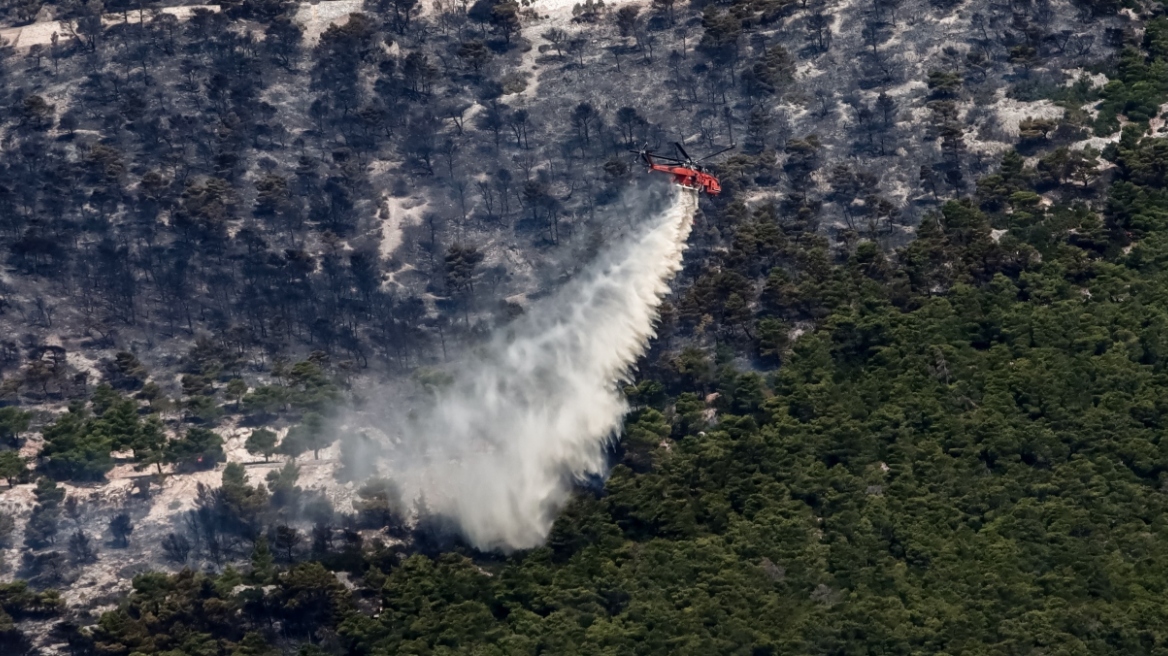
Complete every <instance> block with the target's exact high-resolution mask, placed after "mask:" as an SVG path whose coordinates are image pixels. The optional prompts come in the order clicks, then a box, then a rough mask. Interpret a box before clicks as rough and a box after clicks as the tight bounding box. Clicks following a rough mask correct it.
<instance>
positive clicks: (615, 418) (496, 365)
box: [388, 190, 697, 550]
mask: <svg viewBox="0 0 1168 656" xmlns="http://www.w3.org/2000/svg"><path fill="white" fill-rule="evenodd" d="M643 204H650V205H651V203H643ZM658 205H660V203H658ZM696 207H697V197H696V194H694V193H691V192H689V191H686V190H676V191H672V192H671V193H670V197H669V199H668V202H667V205H666V206H665V207H664V208H660V207H658V209H656V210H652V209H648V210H644V211H645V212H646V213H648V214H651V215H652V216H649V217H648V218H647V219H646V220H642V221H636V222H634V227H632V228H631V229H630V231H629V232H630V234H629V235H628V236H627V238H625V239H622V240H621V242H620V243H617V244H613V245H612V246H611V247H610V248H609V249H607V250H606V251H605V252H604V253H602V254H601V255H600V256H599V257H598V258H597V259H596V261H594V262H593V263H591V264H590V265H588V266H587V267H586V268H585V269H584V270H583V271H582V272H581V273H580V274H579V275H577V276H576V277H575V278H574V279H573V280H572V281H570V282H569V283H568V284H566V285H564V286H563V287H562V288H561V289H560V290H558V291H557V292H556V293H555V294H554V295H552V296H550V297H548V298H546V299H541V300H540V301H537V302H535V303H533V304H532V305H531V306H530V307H529V308H528V312H527V313H526V314H525V315H524V316H523V317H521V318H520V319H518V320H517V321H515V322H514V323H512V324H511V325H509V326H508V327H506V328H505V329H502V330H500V331H499V332H498V333H497V334H495V335H493V336H492V337H491V339H490V340H489V342H488V344H487V345H486V347H485V348H483V349H482V350H481V352H479V353H477V354H476V355H475V356H474V357H473V358H471V359H470V360H469V361H468V362H464V363H461V366H459V367H458V369H457V370H456V371H455V372H454V374H455V380H454V382H452V383H451V384H450V385H449V386H448V387H445V388H443V389H441V390H440V391H439V392H438V393H437V398H436V399H435V400H434V404H433V405H432V406H430V407H429V408H427V409H425V410H423V411H421V412H415V413H414V414H413V416H412V417H411V418H410V419H409V420H406V421H404V422H402V424H399V428H398V429H396V430H395V429H391V430H394V432H397V431H398V430H400V431H401V435H400V437H398V438H397V439H396V440H395V441H396V442H397V444H396V445H395V446H394V448H393V449H392V450H391V451H390V452H389V453H388V460H389V462H390V464H389V469H390V475H391V477H392V478H393V479H394V480H395V481H397V482H398V483H399V484H400V485H401V486H402V488H403V491H404V492H405V494H406V495H407V497H411V496H412V497H415V498H416V497H417V496H419V495H421V496H423V497H424V499H425V501H426V504H427V507H428V508H429V509H430V510H431V511H434V512H437V513H440V514H442V515H445V516H447V517H449V518H450V519H452V520H453V521H455V522H456V523H457V524H458V526H459V528H460V530H461V532H462V533H463V535H465V537H466V538H467V539H468V540H469V541H470V542H471V543H472V544H474V545H475V546H477V547H479V548H482V549H503V550H510V549H520V548H528V547H533V546H536V545H538V544H541V543H542V542H543V540H544V539H545V538H546V537H547V534H548V532H549V531H550V529H551V524H552V521H553V520H554V516H555V513H556V512H557V511H558V510H559V509H560V508H561V507H562V506H563V504H564V503H565V502H566V501H567V498H568V495H569V493H570V490H571V487H572V485H573V483H574V482H577V481H579V480H581V479H582V478H584V477H586V476H589V475H596V474H601V473H603V471H604V467H605V447H606V446H607V445H608V443H609V442H610V440H612V439H613V438H614V436H616V434H617V432H618V431H619V429H620V425H621V421H622V418H623V417H624V415H625V413H626V412H627V411H628V405H627V403H626V401H625V399H624V397H623V395H622V394H621V393H620V384H621V383H622V382H624V381H627V380H628V378H629V376H630V375H631V371H630V369H631V367H632V366H633V364H634V363H635V362H636V360H637V358H638V357H640V356H641V354H642V353H643V352H644V350H645V347H646V345H647V344H648V342H649V340H650V339H651V338H652V337H653V335H654V321H655V320H656V319H657V309H658V306H659V304H660V302H661V299H662V298H663V297H664V296H665V295H666V294H667V293H668V292H669V281H670V279H671V278H672V277H673V275H674V274H675V273H676V272H677V271H678V270H679V269H680V268H681V261H682V253H683V251H684V250H685V245H686V238H687V237H688V235H689V232H690V228H691V225H692V220H693V213H694V211H695V209H696Z"/></svg>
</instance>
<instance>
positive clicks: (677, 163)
mask: <svg viewBox="0 0 1168 656" xmlns="http://www.w3.org/2000/svg"><path fill="white" fill-rule="evenodd" d="M673 145H674V147H676V148H677V153H678V154H679V155H681V157H668V156H666V155H657V154H655V153H652V152H650V151H649V149H648V147H644V148H641V149H640V150H634V151H630V152H632V153H635V154H636V155H638V156H640V158H641V159H642V160H643V161H644V162H645V164H646V165H647V166H648V167H649V170H650V171H660V172H662V173H668V174H670V175H672V176H673V181H674V183H676V184H678V185H681V186H682V187H685V188H686V189H695V190H697V191H699V192H705V193H706V195H708V196H717V195H718V194H720V193H722V185H721V183H719V182H718V178H715V177H714V176H712V175H710V174H709V173H707V172H706V169H705V167H703V166H702V165H701V162H704V161H705V160H708V159H710V158H712V157H716V156H718V155H721V154H722V153H724V152H726V151H728V150H730V149H732V148H734V145H733V144H731V145H730V146H728V147H726V148H723V149H722V150H719V151H718V152H716V153H713V154H712V155H706V156H705V157H702V158H699V159H694V158H692V157H690V155H689V153H687V152H686V151H685V147H684V146H682V145H681V144H680V143H678V142H676V141H675V142H673ZM658 161H661V162H668V163H666V164H659V163H658Z"/></svg>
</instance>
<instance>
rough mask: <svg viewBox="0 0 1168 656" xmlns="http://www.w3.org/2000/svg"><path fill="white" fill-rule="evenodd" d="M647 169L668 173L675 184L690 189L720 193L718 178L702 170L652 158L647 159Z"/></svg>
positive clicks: (713, 194) (712, 194) (720, 187)
mask: <svg viewBox="0 0 1168 656" xmlns="http://www.w3.org/2000/svg"><path fill="white" fill-rule="evenodd" d="M647 159H648V158H647ZM649 170H650V171H660V172H662V173H668V174H670V175H672V176H673V181H674V182H676V183H677V184H679V185H681V186H683V187H688V188H690V189H697V190H698V191H704V192H706V194H708V195H710V196H717V195H718V194H720V193H722V185H721V184H719V183H718V178H715V177H714V176H712V175H710V174H709V173H706V172H704V171H698V170H696V169H691V168H689V167H686V166H669V165H667V164H657V163H655V162H653V160H652V159H649Z"/></svg>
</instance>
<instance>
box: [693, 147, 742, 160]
mask: <svg viewBox="0 0 1168 656" xmlns="http://www.w3.org/2000/svg"><path fill="white" fill-rule="evenodd" d="M734 148H735V147H734V146H727V147H725V148H723V149H722V150H719V151H718V152H716V153H714V154H712V155H706V156H705V157H703V158H701V159H699V160H698V161H699V162H704V161H706V160H708V159H710V158H711V157H717V156H718V155H721V154H722V153H724V152H726V151H728V150H734Z"/></svg>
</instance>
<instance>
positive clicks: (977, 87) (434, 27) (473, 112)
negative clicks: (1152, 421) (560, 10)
mask: <svg viewBox="0 0 1168 656" xmlns="http://www.w3.org/2000/svg"><path fill="white" fill-rule="evenodd" d="M39 8H40V3H38V2H35V1H30V2H23V3H17V4H16V5H14V6H13V7H12V8H10V9H7V11H8V12H9V17H10V20H12V21H15V22H17V23H19V22H22V21H26V20H29V19H30V18H31V17H32V16H33V15H34V14H35V13H36V10H38V9H39ZM134 8H135V9H140V8H138V7H136V6H135V7H134ZM222 8H223V11H222V12H220V13H214V12H210V11H204V10H199V11H195V12H194V14H193V15H192V16H191V17H190V19H189V20H182V21H180V20H178V19H177V18H176V17H174V16H172V15H169V14H164V13H155V12H152V11H148V10H144V9H140V10H139V11H137V13H136V14H135V15H134V17H133V19H131V14H133V13H134V12H129V11H127V10H128V9H129V6H123V4H120V3H116V2H114V3H109V4H107V5H105V6H104V9H103V6H102V5H101V3H99V2H90V3H85V4H81V3H73V4H68V3H67V4H66V5H64V6H63V7H60V8H58V13H59V14H60V16H62V17H64V18H66V19H67V20H68V21H69V23H68V24H69V25H70V26H71V30H70V31H71V33H72V34H73V35H74V38H59V39H58V40H57V41H55V42H54V43H53V44H51V46H38V47H36V48H34V49H32V50H29V51H27V52H26V51H21V52H15V51H13V50H11V49H8V50H4V51H3V55H4V58H3V62H2V64H0V65H2V67H3V74H2V75H0V99H2V101H3V102H0V105H2V106H3V107H6V108H8V109H7V112H6V113H5V116H4V121H5V139H6V141H5V153H6V156H5V158H4V161H3V164H2V165H0V166H2V168H0V217H2V218H0V242H2V244H0V245H2V246H3V248H4V249H5V252H6V257H7V264H8V267H9V269H10V271H11V275H12V277H11V278H10V279H9V282H8V283H6V284H9V289H8V290H7V293H6V295H5V305H4V308H3V310H4V316H5V317H6V318H7V321H8V323H9V324H10V325H11V326H13V327H14V328H16V327H18V328H19V329H18V330H14V331H13V332H12V335H13V339H12V340H11V342H8V343H6V344H5V346H4V349H5V350H4V351H3V353H0V356H2V357H0V367H4V368H6V369H7V371H8V372H9V373H8V375H7V376H6V382H7V384H6V387H5V390H4V391H5V393H6V394H8V395H9V397H10V398H11V397H25V398H44V397H46V396H55V397H60V396H66V397H68V396H78V395H82V394H83V393H84V392H85V390H86V383H87V382H89V383H93V382H95V381H92V380H87V377H86V376H85V375H82V374H83V373H84V372H80V371H78V370H76V369H75V368H73V367H70V366H69V364H68V363H67V362H65V361H64V355H65V353H64V352H63V351H62V352H57V351H53V350H51V348H50V347H49V346H46V342H45V337H46V336H47V335H50V334H62V335H64V336H66V337H68V338H70V341H69V343H70V348H74V347H75V346H74V345H75V344H77V343H78V340H84V341H85V343H86V345H87V347H88V348H94V347H96V348H105V349H110V351H107V352H109V353H111V354H112V353H113V352H114V349H115V347H116V348H121V349H125V350H136V351H137V352H138V355H139V357H145V358H147V359H148V360H149V362H148V364H150V365H155V364H164V365H165V366H167V367H168V368H169V367H173V366H175V364H176V359H177V357H176V356H177V354H178V353H177V352H181V351H184V350H186V349H188V348H190V347H191V345H192V344H194V343H195V341H196V339H197V338H199V337H201V336H212V337H210V340H211V341H213V342H214V345H215V346H216V348H218V349H219V350H220V351H221V353H222V356H221V357H220V358H219V361H220V364H221V367H222V368H221V370H220V371H219V372H217V373H221V374H231V373H237V374H238V373H241V372H243V371H245V370H246V371H249V372H256V371H263V370H265V369H267V368H269V367H270V366H271V364H272V362H273V361H274V359H276V358H278V357H283V358H285V359H299V358H302V357H304V355H306V354H307V353H309V352H312V351H319V352H322V353H324V354H326V355H327V356H328V357H329V358H330V359H331V361H332V362H333V363H334V364H337V365H339V364H341V363H344V366H345V367H346V368H347V369H348V370H349V371H364V370H367V369H368V368H370V367H374V368H375V369H377V370H382V369H385V368H389V369H396V370H408V369H411V368H413V367H414V366H417V365H419V364H425V363H427V362H433V361H438V360H441V359H443V358H444V357H446V355H447V354H448V352H449V346H450V345H451V343H452V342H454V343H458V342H463V341H466V340H468V339H471V340H473V338H474V335H476V334H478V332H480V331H481V329H482V328H484V327H486V326H489V325H490V324H492V323H494V322H505V321H507V320H508V318H509V317H511V316H513V310H514V306H511V305H509V304H506V303H504V302H503V298H505V297H507V296H510V295H513V294H515V293H517V292H531V291H533V290H534V289H533V288H536V287H538V286H539V285H540V284H541V283H540V280H541V276H542V275H543V274H556V275H558V274H560V273H562V269H563V264H562V262H564V261H571V260H570V258H569V257H568V255H569V254H571V253H575V252H577V251H582V252H585V253H586V252H588V243H589V240H591V239H592V238H593V237H592V235H594V234H595V233H596V229H597V226H593V225H591V224H590V223H589V222H590V221H591V220H593V219H594V218H595V217H596V210H597V209H598V208H600V207H602V206H604V205H605V204H607V203H610V202H612V201H613V199H615V198H616V197H617V195H618V192H619V190H620V189H621V188H622V187H624V186H625V185H626V184H627V183H628V181H629V180H630V177H631V176H630V173H631V172H632V171H633V170H635V168H636V167H632V169H630V166H629V165H630V164H631V160H630V158H629V157H627V153H625V152H624V151H625V150H626V149H627V148H628V147H629V146H632V145H634V144H641V143H645V142H648V143H650V144H652V145H662V144H665V143H667V142H668V141H669V140H673V139H684V140H690V141H691V142H693V141H697V142H700V143H701V144H704V145H706V146H708V147H710V148H711V149H712V148H713V146H714V145H726V144H730V143H737V144H739V145H740V150H739V154H737V155H735V156H732V157H729V158H727V159H724V160H723V161H722V163H721V164H719V166H718V172H719V174H720V175H721V176H722V177H723V184H724V185H725V186H726V188H727V189H728V190H729V193H728V194H727V196H726V198H725V200H723V201H721V202H720V204H719V205H717V206H708V207H707V208H706V211H707V212H712V216H714V217H719V216H721V215H722V214H723V213H724V212H726V211H732V210H730V209H729V208H730V206H731V205H732V204H733V203H734V200H735V199H736V198H738V197H739V196H740V195H742V194H746V193H749V192H751V190H755V189H757V188H763V189H769V190H776V191H781V192H782V199H783V200H782V203H781V207H779V208H778V211H777V212H776V213H774V214H773V216H775V217H777V218H781V221H782V222H783V223H785V224H787V226H788V227H789V228H791V229H794V230H796V231H798V230H805V229H815V228H818V227H821V226H822V227H825V228H829V229H830V230H831V231H832V232H834V233H836V236H837V237H838V238H839V239H841V240H843V241H844V242H845V243H846V244H847V245H848V246H849V247H854V244H855V243H856V241H857V240H859V239H862V238H875V239H879V240H882V241H884V242H885V243H897V242H899V241H901V240H902V239H903V234H902V233H903V231H902V230H901V229H900V228H899V227H898V226H899V225H901V224H911V223H913V222H915V221H916V219H917V217H919V215H920V208H921V207H927V206H928V205H930V204H933V203H934V202H935V201H936V200H937V199H939V198H944V197H946V196H952V195H959V194H961V193H965V192H967V191H969V190H970V188H971V177H970V176H976V175H979V174H981V173H983V172H985V171H986V170H987V168H988V167H989V166H990V165H991V164H992V158H990V157H986V156H984V155H983V154H982V153H980V152H979V151H977V150H976V149H971V148H970V147H969V144H968V141H969V139H970V138H973V137H974V136H975V135H972V134H969V131H970V128H969V125H968V124H966V123H963V121H964V120H966V119H963V118H962V117H961V111H964V110H962V109H961V108H960V107H959V105H960V103H962V102H968V101H971V100H972V101H974V102H975V104H980V103H983V102H984V101H986V100H987V99H991V100H992V96H993V93H994V92H995V90H997V89H1000V88H1002V87H1003V86H1007V85H1013V86H1014V87H1016V88H1017V89H1020V90H1022V91H1023V92H1026V93H1030V94H1031V95H1032V96H1033V95H1034V94H1035V93H1036V91H1035V89H1041V88H1046V87H1044V86H1043V85H1046V86H1047V87H1049V86H1051V85H1057V84H1059V83H1061V77H1060V75H1061V74H1060V73H1059V72H1058V71H1059V69H1060V68H1061V67H1068V66H1074V65H1083V64H1085V63H1087V62H1089V61H1095V60H1097V59H1098V58H1099V57H1101V56H1103V55H1105V54H1106V53H1107V52H1109V51H1110V49H1111V48H1112V47H1113V45H1109V43H1105V42H1104V41H1105V40H1104V39H1103V38H1098V39H1096V38H1095V37H1094V36H1093V35H1095V33H1096V32H1102V30H1103V29H1104V27H1105V26H1111V25H1114V24H1117V23H1116V21H1115V19H1114V18H1112V17H1111V16H1110V15H1108V10H1106V9H1104V10H1098V9H1099V8H1097V7H1094V8H1090V9H1093V10H1095V11H1092V10H1088V9H1084V10H1083V11H1081V12H1080V13H1079V14H1077V15H1076V14H1074V13H1073V12H1054V11H1053V10H1052V9H1051V8H1050V7H1048V6H1046V5H1045V4H1042V3H1039V4H1036V5H1033V6H1032V5H1019V6H1016V7H1012V8H1007V7H1006V6H1005V5H1003V6H997V5H993V4H990V5H987V6H986V7H984V8H980V9H979V11H977V12H975V14H974V16H973V17H972V18H970V17H969V16H967V15H966V14H964V13H963V14H961V15H960V16H959V20H958V22H957V23H956V24H955V25H959V26H964V25H965V24H966V22H969V25H970V26H971V29H970V30H966V31H965V32H964V33H963V35H962V40H961V43H960V44H959V45H960V46H961V47H959V48H958V47H955V46H950V47H946V48H944V49H942V51H941V52H935V51H936V50H937V49H936V48H933V45H932V44H935V43H936V42H939V41H947V39H946V38H945V37H938V34H939V33H943V31H944V29H948V28H942V27H936V28H935V29H934V28H931V27H928V26H930V25H935V24H936V22H937V21H939V20H940V19H942V18H945V17H946V16H949V15H950V12H952V11H953V10H952V9H951V8H948V7H942V6H932V5H927V4H921V3H900V2H892V3H888V2H877V3H875V4H872V5H871V6H867V5H863V6H860V5H857V6H848V7H846V8H839V12H837V13H833V11H834V10H833V8H832V7H829V6H827V5H824V4H822V3H819V2H813V3H785V2H762V3H757V2H756V3H735V4H733V5H730V6H722V5H718V4H709V5H703V6H696V7H680V6H676V5H675V3H672V2H668V3H654V4H652V5H651V6H646V7H640V6H634V5H628V6H622V7H620V8H619V10H617V11H610V10H607V9H601V8H600V7H599V5H596V4H594V3H591V2H589V3H584V4H582V5H581V6H580V7H578V8H577V10H576V11H575V12H573V13H574V15H575V16H576V19H575V20H574V21H573V23H572V24H571V25H567V26H565V27H559V26H556V27H549V28H547V29H542V28H539V27H538V25H536V26H534V27H532V28H531V29H528V30H526V31H524V32H521V31H520V30H521V28H522V27H523V25H524V24H530V23H532V21H533V20H534V18H533V16H534V14H532V12H531V11H528V10H527V9H525V8H523V7H522V6H520V5H519V4H516V3H514V2H492V1H491V0H480V1H478V2H475V3H463V4H459V3H454V2H451V3H439V5H436V6H435V7H433V8H430V10H429V11H428V12H427V14H426V16H425V17H424V18H422V17H419V15H420V13H421V8H420V7H419V5H418V3H417V2H416V1H415V0H385V1H379V2H373V1H370V2H368V3H367V4H366V6H365V8H364V12H363V13H358V14H354V15H353V16H350V17H348V18H347V19H345V20H342V21H340V22H339V24H336V25H332V26H331V27H328V28H327V29H326V30H325V31H324V32H323V34H321V35H320V37H319V39H318V40H314V41H309V40H307V39H306V38H305V35H304V32H303V28H302V26H300V25H299V24H297V23H296V22H294V21H293V20H292V18H293V16H294V15H295V13H296V10H297V5H294V4H291V3H288V2H283V1H281V0H267V1H263V2H261V1H258V0H240V1H239V2H228V3H225V4H223V5H222ZM147 9H148V8H147ZM103 10H104V11H106V12H122V13H123V16H122V18H123V20H122V21H121V22H118V21H116V20H115V21H113V25H111V26H110V27H108V29H104V30H103V29H101V21H100V20H99V19H100V14H101V12H102V11H103ZM533 11H534V12H535V14H538V13H539V9H538V7H536V8H535V9H534V10H533ZM30 12H31V13H30ZM1064 14H1065V15H1064ZM114 15H115V16H116V15H117V14H114ZM833 17H835V18H838V19H839V21H840V23H841V24H840V25H838V26H833V25H834V23H833V22H832V21H833V20H834V19H833ZM139 19H140V20H139ZM955 29H956V28H955ZM537 33H538V34H540V36H538V37H537V36H536V34H537ZM913 40H918V41H919V42H920V47H921V48H922V49H923V50H927V51H929V52H930V54H929V55H928V57H927V58H926V59H919V58H915V57H910V54H911V50H912V47H913V46H912V43H911V42H912V41H913ZM1122 41H1123V36H1122V34H1121V35H1120V37H1119V41H1118V43H1122ZM521 62H522V63H524V67H523V68H520V67H519V66H518V64H520V63H521ZM531 62H534V63H536V64H537V65H538V70H539V72H538V73H536V74H531V73H530V70H529V69H530V67H528V66H527V64H528V63H531ZM844 62H847V63H846V64H845V63H844ZM801 69H802V72H800V70H801ZM921 81H925V82H927V85H928V89H929V91H928V96H927V97H922V96H921V95H919V94H918V93H917V92H916V91H913V89H916V88H917V87H913V86H911V83H914V82H921ZM906 85H907V86H906ZM532 87H537V88H535V89H534V90H533V89H532ZM905 89H909V91H907V92H906V91H904V90H905ZM906 94H907V95H906ZM923 104H925V105H927V107H928V110H929V111H928V112H927V115H929V116H931V119H930V120H929V121H928V122H927V124H926V123H922V122H921V121H920V120H917V119H914V118H913V116H914V115H915V114H912V112H914V111H917V110H919V109H920V108H921V106H922V105H923ZM970 111H971V112H972V113H970V114H969V116H970V117H972V116H974V115H976V114H977V112H978V111H980V110H979V108H978V107H975V108H974V110H970ZM1108 116H1113V114H1108ZM1107 120H1111V119H1107ZM1055 123H1056V125H1053V126H1031V127H1032V128H1034V129H1031V130H1029V131H1028V132H1027V134H1038V135H1039V136H1038V137H1037V138H1038V139H1039V140H1045V139H1048V138H1050V137H1052V136H1053V135H1055V134H1056V133H1058V132H1059V130H1058V129H1056V128H1058V125H1057V124H1058V123H1059V122H1058V121H1055ZM1036 130H1037V131H1036ZM918 153H919V154H918ZM410 193H416V194H417V195H418V196H419V198H420V199H422V200H426V201H428V203H429V204H428V205H426V206H425V208H424V211H419V212H418V214H419V215H418V216H412V217H404V210H402V209H401V208H400V207H398V206H397V201H396V200H394V201H393V202H391V203H389V204H386V202H385V201H386V198H387V194H388V195H389V196H404V195H406V194H410ZM411 202H415V204H416V202H417V201H416V200H415V201H411ZM407 219H408V220H407ZM387 221H388V222H389V223H391V224H398V223H405V224H407V225H404V228H405V232H404V238H405V239H404V246H402V247H401V248H399V249H397V251H396V252H395V253H393V254H388V253H383V252H381V250H380V248H381V242H382V238H383V236H384V235H383V232H382V227H383V226H382V224H383V223H384V222H387ZM725 223H726V221H723V220H722V219H717V218H716V220H714V221H711V222H710V224H709V225H708V226H705V227H704V229H703V230H702V231H700V232H699V234H698V235H697V241H698V242H699V243H701V244H705V245H713V244H718V243H725V241H726V240H727V239H728V238H729V235H728V234H724V232H725V229H726V227H727V226H725V225H721V224H725ZM398 227H403V226H398ZM389 232H393V230H390V231H389ZM468 249H471V250H468ZM474 249H478V252H479V255H480V256H479V257H475V256H473V252H474ZM516 265H519V266H516ZM427 295H433V296H432V297H434V298H436V299H437V302H436V303H429V302H426V301H424V300H423V298H425V297H427ZM159 347H162V348H161V349H159ZM57 348H59V347H57ZM228 360H233V363H229V362H228ZM194 373H204V372H202V371H196V372H194ZM345 375H348V374H345ZM117 376H118V381H117V382H116V383H115V386H116V387H121V386H122V385H125V384H132V381H133V380H134V377H133V376H132V375H131V376H126V375H125V374H118V375H117ZM138 379H141V378H140V377H139V378H138ZM111 382H114V381H111ZM219 382H221V383H226V382H227V379H226V378H222V379H220V381H219Z"/></svg>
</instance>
